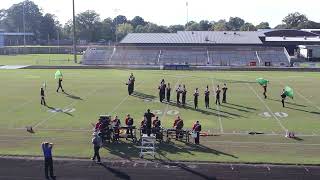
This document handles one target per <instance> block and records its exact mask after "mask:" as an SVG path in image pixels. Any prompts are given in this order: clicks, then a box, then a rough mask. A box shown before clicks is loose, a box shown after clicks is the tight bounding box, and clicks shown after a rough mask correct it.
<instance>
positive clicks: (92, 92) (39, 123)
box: [32, 88, 101, 128]
mask: <svg viewBox="0 0 320 180" xmlns="http://www.w3.org/2000/svg"><path fill="white" fill-rule="evenodd" d="M99 89H101V88H97V89H95V90H93V91H90V92H89V93H87V94H86V96H85V97H88V96H90V95H92V94H94V93H95V92H97V91H98V90H99ZM78 102H79V101H78V100H74V101H73V102H72V103H70V104H69V105H67V106H65V107H63V108H62V109H65V108H68V107H70V106H73V105H74V104H76V103H78ZM57 114H59V113H54V114H52V115H51V116H49V117H48V118H46V119H44V120H41V121H40V122H38V123H37V124H35V125H33V126H32V127H34V128H36V127H38V126H40V125H41V124H43V123H45V122H47V121H48V120H50V119H51V118H53V117H54V116H56V115H57Z"/></svg>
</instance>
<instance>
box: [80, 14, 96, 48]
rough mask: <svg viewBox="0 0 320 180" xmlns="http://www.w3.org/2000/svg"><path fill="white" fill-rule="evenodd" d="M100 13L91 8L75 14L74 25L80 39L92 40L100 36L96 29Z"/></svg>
mask: <svg viewBox="0 0 320 180" xmlns="http://www.w3.org/2000/svg"><path fill="white" fill-rule="evenodd" d="M99 23H100V15H99V14H98V13H96V12H95V11H93V10H87V11H85V12H82V13H80V14H78V15H77V17H76V25H77V26H76V27H77V29H76V30H77V35H78V36H79V38H80V39H82V40H87V41H89V42H94V41H97V40H99V39H100V38H99V37H98V36H97V34H96V31H97V30H98V28H99V25H100V24H99Z"/></svg>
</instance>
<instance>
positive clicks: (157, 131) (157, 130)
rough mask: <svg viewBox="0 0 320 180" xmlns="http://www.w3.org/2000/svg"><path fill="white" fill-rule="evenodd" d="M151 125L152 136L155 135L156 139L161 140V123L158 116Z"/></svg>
mask: <svg viewBox="0 0 320 180" xmlns="http://www.w3.org/2000/svg"><path fill="white" fill-rule="evenodd" d="M152 124H153V129H152V130H153V134H155V135H156V139H162V137H161V133H160V131H161V121H160V119H159V117H158V116H157V117H156V119H155V120H153V122H152Z"/></svg>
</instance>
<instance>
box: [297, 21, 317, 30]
mask: <svg viewBox="0 0 320 180" xmlns="http://www.w3.org/2000/svg"><path fill="white" fill-rule="evenodd" d="M297 29H320V23H317V22H314V21H306V22H302V23H299V25H298V27H297Z"/></svg>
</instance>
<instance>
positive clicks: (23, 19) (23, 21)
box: [22, 1, 26, 48]
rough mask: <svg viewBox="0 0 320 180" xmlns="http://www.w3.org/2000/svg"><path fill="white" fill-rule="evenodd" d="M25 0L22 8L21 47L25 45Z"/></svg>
mask: <svg viewBox="0 0 320 180" xmlns="http://www.w3.org/2000/svg"><path fill="white" fill-rule="evenodd" d="M25 2H26V1H23V8H22V23H23V47H24V48H25V47H26V22H25V21H26V20H25V7H24V6H25Z"/></svg>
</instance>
